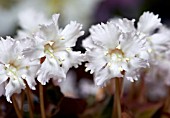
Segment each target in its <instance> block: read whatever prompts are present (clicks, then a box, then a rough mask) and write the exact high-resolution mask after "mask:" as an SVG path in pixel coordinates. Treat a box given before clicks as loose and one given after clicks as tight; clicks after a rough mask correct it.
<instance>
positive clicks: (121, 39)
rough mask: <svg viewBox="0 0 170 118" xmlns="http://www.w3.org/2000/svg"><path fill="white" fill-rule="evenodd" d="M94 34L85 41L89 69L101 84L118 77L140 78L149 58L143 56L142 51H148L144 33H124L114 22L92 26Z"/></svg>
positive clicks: (91, 30)
mask: <svg viewBox="0 0 170 118" xmlns="http://www.w3.org/2000/svg"><path fill="white" fill-rule="evenodd" d="M90 33H91V35H90V37H89V38H87V39H86V40H85V41H84V42H83V44H84V47H85V48H86V49H87V52H86V55H87V60H88V61H89V63H87V64H86V67H87V68H86V70H87V71H88V70H91V73H93V72H94V77H95V83H96V84H97V85H99V86H102V85H104V84H105V83H106V82H107V81H108V80H109V79H111V78H116V77H125V78H127V79H129V80H131V81H133V80H136V78H137V76H138V70H139V69H140V68H145V67H146V66H147V64H148V63H147V59H145V58H143V57H140V52H141V51H145V50H146V49H145V42H146V39H145V36H144V35H142V34H140V33H137V32H127V33H122V32H121V30H120V29H119V27H117V26H116V24H114V23H113V22H108V23H107V24H104V23H102V24H98V25H96V26H92V27H91V28H90Z"/></svg>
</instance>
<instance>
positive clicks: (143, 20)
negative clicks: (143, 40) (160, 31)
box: [137, 12, 162, 35]
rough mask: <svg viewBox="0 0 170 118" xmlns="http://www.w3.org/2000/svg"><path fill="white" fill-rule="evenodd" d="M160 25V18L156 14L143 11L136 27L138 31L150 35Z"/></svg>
mask: <svg viewBox="0 0 170 118" xmlns="http://www.w3.org/2000/svg"><path fill="white" fill-rule="evenodd" d="M161 25H162V24H161V19H160V18H158V15H154V14H153V13H152V12H144V13H143V14H142V15H141V16H140V18H139V22H138V24H137V28H138V30H139V31H141V32H143V33H145V34H149V35H151V34H152V33H154V30H156V29H157V28H159V27H160V26H161Z"/></svg>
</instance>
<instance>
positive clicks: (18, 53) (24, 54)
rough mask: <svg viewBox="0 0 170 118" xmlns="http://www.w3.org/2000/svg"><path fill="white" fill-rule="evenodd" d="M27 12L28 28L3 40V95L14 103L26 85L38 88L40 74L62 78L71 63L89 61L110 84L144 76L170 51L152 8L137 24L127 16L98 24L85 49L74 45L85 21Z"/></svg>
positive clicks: (0, 45) (100, 82)
mask: <svg viewBox="0 0 170 118" xmlns="http://www.w3.org/2000/svg"><path fill="white" fill-rule="evenodd" d="M26 13H27V14H29V17H27V16H28V15H25V14H20V16H19V22H20V25H21V28H22V30H19V31H18V35H17V36H16V37H15V38H11V37H7V38H6V39H3V38H1V40H0V55H1V56H0V87H1V88H2V89H1V93H0V95H2V94H4V95H5V96H6V98H7V101H9V102H11V100H10V97H11V96H12V94H13V93H20V92H21V90H22V89H25V87H26V84H28V86H29V87H30V88H31V89H32V90H35V89H36V88H35V85H36V80H35V78H37V80H38V81H39V82H40V83H41V84H42V85H46V83H47V82H49V80H50V79H52V81H53V82H54V83H58V82H61V81H63V80H64V79H65V78H66V74H67V72H68V70H69V69H70V68H71V67H78V65H80V64H81V63H82V62H85V61H86V62H87V63H86V64H85V66H86V71H89V70H90V73H91V74H92V73H94V82H95V84H96V85H98V86H104V85H105V84H106V83H107V81H108V80H110V79H112V78H115V79H116V78H126V79H128V80H130V81H132V82H133V81H134V80H138V78H139V77H140V71H141V69H143V68H148V67H149V65H154V64H157V63H158V62H160V60H162V59H165V58H167V57H168V56H166V54H167V55H168V54H169V53H168V49H169V48H170V39H169V38H168V37H169V35H170V31H169V29H168V28H166V27H165V26H164V25H162V23H161V22H160V18H158V15H154V14H153V13H150V12H144V14H143V15H142V16H141V17H140V18H139V21H138V23H137V28H136V27H135V26H134V23H135V20H134V19H133V20H128V19H126V18H123V19H121V18H116V19H111V20H110V21H108V22H107V23H101V24H97V25H93V26H92V27H91V28H90V29H89V31H90V36H89V37H88V38H86V39H85V40H84V41H83V47H84V48H85V49H86V52H85V54H82V53H81V52H79V51H73V50H72V47H74V46H75V44H76V41H77V39H78V38H79V37H80V36H82V35H83V34H84V31H82V24H79V23H77V22H76V21H71V22H70V23H69V24H68V25H66V26H65V28H63V29H62V28H59V25H58V19H59V14H54V15H53V16H52V19H51V20H50V19H48V18H46V17H45V16H43V15H42V14H38V13H36V12H34V11H32V10H30V11H27V12H26ZM30 16H32V17H30ZM23 18H24V19H26V21H25V20H23Z"/></svg>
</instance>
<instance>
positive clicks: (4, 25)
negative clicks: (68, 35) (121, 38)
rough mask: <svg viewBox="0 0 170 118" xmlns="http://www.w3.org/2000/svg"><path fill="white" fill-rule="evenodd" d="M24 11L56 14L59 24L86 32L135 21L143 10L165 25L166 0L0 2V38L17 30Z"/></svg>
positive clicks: (17, 0)
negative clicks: (121, 21) (115, 19)
mask: <svg viewBox="0 0 170 118" xmlns="http://www.w3.org/2000/svg"><path fill="white" fill-rule="evenodd" d="M27 9H35V10H36V11H38V12H43V13H44V14H45V15H46V16H47V17H49V18H50V17H51V15H52V14H53V13H60V14H61V18H60V24H61V25H62V26H65V25H66V24H68V23H69V21H70V20H76V21H78V22H80V23H82V24H83V25H84V29H85V30H87V29H88V28H89V27H90V26H91V25H92V24H96V23H99V22H106V21H107V20H108V19H110V18H113V17H127V18H129V19H132V18H135V19H136V18H137V19H138V18H139V16H140V15H141V14H142V13H143V11H152V12H154V13H155V14H159V16H160V17H161V18H162V22H163V23H166V24H167V25H168V24H169V18H170V14H169V13H168V11H169V9H170V1H169V0H164V1H162V0H0V36H7V35H14V34H15V33H16V29H17V28H19V23H18V14H19V13H20V12H22V11H24V10H27Z"/></svg>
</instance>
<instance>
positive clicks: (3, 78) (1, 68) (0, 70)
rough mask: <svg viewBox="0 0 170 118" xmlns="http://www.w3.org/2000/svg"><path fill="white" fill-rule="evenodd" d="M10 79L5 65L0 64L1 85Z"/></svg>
mask: <svg viewBox="0 0 170 118" xmlns="http://www.w3.org/2000/svg"><path fill="white" fill-rule="evenodd" d="M7 79H8V76H7V75H6V72H5V70H4V65H2V64H0V84H2V83H3V82H5V81H6V80H7Z"/></svg>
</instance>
